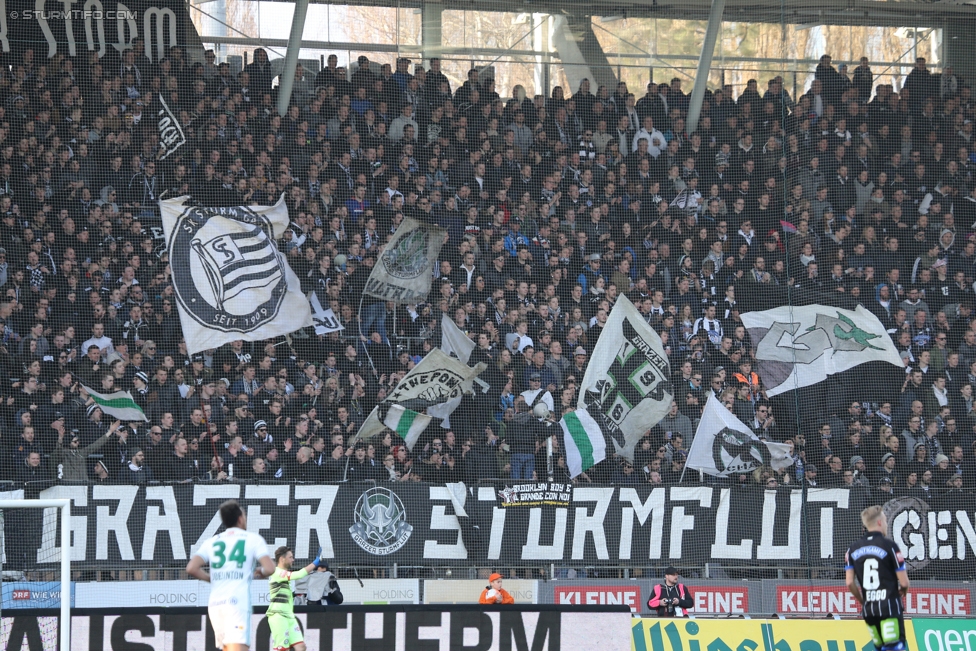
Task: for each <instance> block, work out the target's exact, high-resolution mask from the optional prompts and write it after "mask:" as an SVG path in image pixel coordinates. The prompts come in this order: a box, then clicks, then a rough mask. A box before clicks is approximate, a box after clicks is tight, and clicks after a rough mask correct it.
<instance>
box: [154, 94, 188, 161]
mask: <svg viewBox="0 0 976 651" xmlns="http://www.w3.org/2000/svg"><path fill="white" fill-rule="evenodd" d="M156 126H157V128H158V129H159V149H160V154H159V160H166V158H167V157H169V156H170V155H171V154H173V153H175V152H176V150H177V149H179V148H180V147H182V146H183V145H185V144H186V134H185V133H183V127H182V126H181V125H180V120H179V118H177V117H176V115H174V114H173V111H171V110H170V108H169V105H168V104H166V100H165V99H163V94H162V93H160V94H159V108H158V109H157V111H156Z"/></svg>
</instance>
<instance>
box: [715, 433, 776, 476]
mask: <svg viewBox="0 0 976 651" xmlns="http://www.w3.org/2000/svg"><path fill="white" fill-rule="evenodd" d="M712 459H713V460H714V461H715V467H716V468H717V469H718V470H719V471H721V472H722V473H743V472H751V471H753V470H755V469H756V468H758V467H759V466H761V465H767V464H769V459H770V455H769V452H768V451H767V450H766V446H764V445H763V444H762V443H761V442H759V441H757V440H756V438H755V437H754V436H753V435H752V434H747V433H745V432H737V431H736V430H734V429H732V428H731V427H725V428H722V431H720V432H719V433H718V434H716V435H715V440H714V441H713V442H712Z"/></svg>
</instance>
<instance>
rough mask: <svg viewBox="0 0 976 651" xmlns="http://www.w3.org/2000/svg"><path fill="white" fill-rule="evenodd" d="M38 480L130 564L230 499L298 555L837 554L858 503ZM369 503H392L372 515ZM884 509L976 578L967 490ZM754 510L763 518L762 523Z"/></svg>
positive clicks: (836, 561) (192, 542)
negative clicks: (541, 497)
mask: <svg viewBox="0 0 976 651" xmlns="http://www.w3.org/2000/svg"><path fill="white" fill-rule="evenodd" d="M42 488H43V486H37V485H34V484H31V485H28V488H27V490H26V491H25V496H26V497H27V498H37V497H41V498H54V497H62V498H70V499H71V500H72V501H73V503H74V505H73V508H72V511H73V515H72V518H73V519H72V529H73V531H74V535H73V541H74V542H73V548H72V552H71V554H72V562H74V563H84V564H95V565H99V564H102V565H106V566H107V565H116V566H117V565H119V564H125V565H126V566H127V567H138V566H150V565H151V566H154V567H158V566H160V565H165V566H180V567H181V566H182V565H183V564H185V562H186V560H187V559H188V558H189V556H190V555H191V554H192V553H193V551H194V550H195V549H196V546H197V545H198V544H200V542H201V541H202V540H205V539H206V538H208V537H210V536H212V535H213V534H214V533H215V532H216V531H217V530H218V528H219V519H218V518H217V517H216V516H215V515H214V514H215V513H216V510H217V507H218V506H219V504H220V503H221V502H223V501H224V500H227V499H231V498H234V499H238V500H240V501H241V503H242V504H243V505H244V506H245V508H246V509H248V514H249V522H250V527H251V528H252V529H253V530H255V531H257V532H258V533H260V534H261V535H262V536H264V537H265V539H266V540H267V541H268V543H269V544H272V545H275V546H278V545H284V544H287V545H289V546H291V547H292V548H293V549H294V550H295V555H296V557H298V558H299V559H306V558H310V557H311V556H312V554H314V552H315V550H317V549H318V547H319V546H322V548H323V553H324V555H325V556H326V557H327V558H330V559H337V560H341V562H342V563H348V564H354V565H355V564H358V565H390V564H392V563H400V564H411V565H423V564H429V565H439V566H444V565H463V566H470V565H472V564H484V565H487V566H491V565H495V564H499V563H508V564H518V565H533V564H539V565H549V564H550V563H556V564H559V563H566V564H572V563H585V564H586V565H606V566H614V565H629V566H641V565H646V566H653V565H660V564H661V563H668V562H670V563H674V564H676V565H685V566H694V565H699V566H700V565H703V564H704V563H706V562H708V563H722V564H725V565H736V566H755V567H782V566H791V565H792V566H805V565H810V566H815V567H833V568H840V567H842V562H843V554H844V551H845V550H846V548H847V546H848V544H849V543H850V540H852V539H853V538H854V537H855V536H856V535H857V534H858V532H859V531H860V525H859V522H860V520H859V513H860V510H861V509H862V508H863V507H864V506H865V505H864V503H863V502H862V501H861V500H859V499H858V498H857V496H856V494H852V493H851V492H850V491H848V490H847V489H841V488H824V489H821V488H815V489H809V490H808V491H807V492H806V496H805V498H804V493H803V491H801V490H798V489H794V490H785V489H781V490H778V491H773V490H770V491H763V490H750V489H741V488H736V489H731V488H720V487H705V486H698V487H682V486H675V487H670V488H651V487H645V486H637V487H625V486H585V487H580V486H575V487H574V488H573V491H572V495H571V504H570V505H569V507H568V508H567V507H564V506H558V505H554V504H544V505H539V506H527V507H519V508H502V507H503V503H504V501H505V500H504V495H506V494H507V493H508V492H510V489H511V486H506V485H505V484H504V483H501V484H496V485H484V484H483V485H479V486H477V487H473V488H467V487H462V486H461V485H451V486H429V485H421V484H393V485H383V484H373V483H371V482H367V483H357V484H343V485H310V484H297V485H295V484H272V485H247V486H245V485H238V484H223V485H208V484H196V485H185V484H178V485H159V486H148V487H145V486H142V487H140V486H51V487H48V488H46V489H43V490H42ZM376 504H382V505H383V507H384V510H383V514H382V515H383V517H382V518H379V519H377V518H376V512H375V505H376ZM458 506H460V509H459V508H458ZM887 510H888V511H889V523H890V527H891V530H890V532H889V534H890V535H892V536H893V537H894V538H895V539H896V540H898V541H899V543H900V544H901V545H902V546H903V548H904V549H905V555H906V560H907V562H908V564H909V567H910V570H911V571H912V572H913V573H915V574H916V576H919V577H920V578H922V577H934V576H949V575H952V576H955V577H964V576H967V577H974V576H976V495H974V494H971V493H960V494H958V495H956V499H954V500H953V503H952V504H951V505H948V504H942V503H939V502H936V501H935V500H933V501H932V503H931V504H926V503H925V502H922V501H921V500H910V501H906V500H892V501H890V502H889V503H888V504H887ZM459 512H463V514H464V515H462V516H461V517H458V516H457V515H456V514H457V513H459ZM745 513H762V514H763V517H762V518H761V520H760V521H759V523H757V521H756V519H755V518H750V517H743V516H742V514H745ZM30 515H31V516H32V517H25V516H20V520H18V526H17V530H16V531H12V532H11V534H10V535H8V536H7V538H6V550H5V551H6V559H7V560H6V565H5V567H7V568H9V569H16V568H19V567H25V566H28V565H32V566H37V565H38V563H43V562H45V561H47V560H49V559H52V558H57V556H56V554H54V553H52V552H54V551H55V550H54V549H53V548H55V547H56V546H57V536H56V535H55V532H56V531H57V529H56V527H57V526H58V525H57V518H56V517H51V516H50V514H49V515H48V517H44V516H43V514H42V513H41V512H38V513H37V514H30Z"/></svg>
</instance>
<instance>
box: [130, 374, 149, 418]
mask: <svg viewBox="0 0 976 651" xmlns="http://www.w3.org/2000/svg"><path fill="white" fill-rule="evenodd" d="M132 386H133V387H134V388H135V391H133V392H132V399H133V400H134V401H135V403H136V404H137V405H139V407H140V408H141V409H142V411H144V412H146V411H148V410H149V375H147V374H146V372H145V371H139V372H138V373H136V374H135V375H133V376H132Z"/></svg>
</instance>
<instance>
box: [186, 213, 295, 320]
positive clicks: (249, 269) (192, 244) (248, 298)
mask: <svg viewBox="0 0 976 651" xmlns="http://www.w3.org/2000/svg"><path fill="white" fill-rule="evenodd" d="M228 211H234V213H235V214H234V215H233V219H231V218H229V217H225V216H224V213H226V212H228ZM242 223H243V224H246V227H245V228H244V229H243V230H242V231H241V230H240V225H241V224H242ZM169 250H170V251H171V252H172V255H174V256H179V257H180V258H182V259H171V260H170V263H171V266H172V269H173V288H174V290H175V291H176V296H177V300H179V302H180V305H181V307H182V308H183V309H184V310H185V311H186V313H187V314H189V315H190V316H192V317H193V319H194V320H196V321H197V322H198V323H200V325H202V326H205V327H207V328H211V329H215V330H221V331H223V332H231V331H234V332H238V331H241V332H248V331H250V330H254V329H257V328H259V327H261V326H263V325H265V324H267V323H269V322H271V321H273V320H274V319H275V318H276V317H277V316H278V313H279V311H280V309H281V304H282V301H283V300H284V298H285V294H286V293H287V291H288V283H287V281H286V278H285V269H284V267H283V264H282V262H281V259H280V257H279V256H278V251H277V247H276V245H275V241H274V231H273V229H272V226H271V224H270V223H268V221H267V220H266V218H264V217H263V216H261V215H258V214H256V213H254V212H253V211H250V210H248V209H247V208H243V207H240V208H225V209H220V208H210V209H207V208H189V209H187V210H186V211H185V212H184V213H183V214H182V215H180V217H179V220H178V222H177V225H176V228H174V229H173V232H172V236H171V240H170V246H169Z"/></svg>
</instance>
